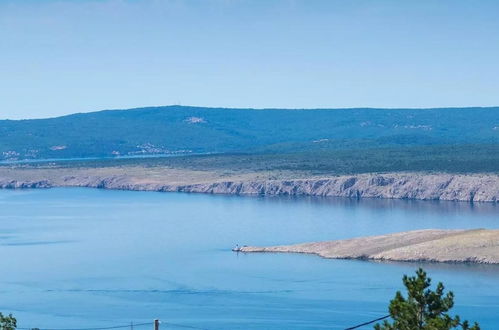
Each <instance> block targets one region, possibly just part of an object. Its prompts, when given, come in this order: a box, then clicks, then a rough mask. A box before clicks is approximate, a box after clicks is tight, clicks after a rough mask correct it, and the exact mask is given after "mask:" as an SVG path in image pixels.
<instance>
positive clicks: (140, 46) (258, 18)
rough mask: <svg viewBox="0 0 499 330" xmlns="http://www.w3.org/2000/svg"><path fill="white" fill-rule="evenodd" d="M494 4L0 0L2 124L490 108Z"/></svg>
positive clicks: (495, 79)
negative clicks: (250, 111)
mask: <svg viewBox="0 0 499 330" xmlns="http://www.w3.org/2000/svg"><path fill="white" fill-rule="evenodd" d="M497 13H499V1H471V0H468V1H463V0H434V1H425V0H417V1H416V0H414V1H401V0H393V1H392V0H365V1H362V0H348V1H346V0H324V1H320V0H302V1H299V0H279V1H277V0H276V1H272V0H253V1H249V0H204V1H202V0H197V1H194V0H192V1H189V0H185V1H180V0H162V1H159V0H156V1H155V0H142V1H141V0H135V1H132V0H128V1H126V0H102V1H97V0H88V1H85V0H66V1H56V0H31V1H24V0H0V118H40V117H49V116H58V115H63V114H69V113H74V112H87V111H95V110H100V109H114V108H131V107H138V106H148V105H169V104H183V105H200V106H223V107H257V108H263V107H286V108H315V107H334V108H338V107H391V108H393V107H443V106H491V105H499V61H498V59H499V20H498V19H497Z"/></svg>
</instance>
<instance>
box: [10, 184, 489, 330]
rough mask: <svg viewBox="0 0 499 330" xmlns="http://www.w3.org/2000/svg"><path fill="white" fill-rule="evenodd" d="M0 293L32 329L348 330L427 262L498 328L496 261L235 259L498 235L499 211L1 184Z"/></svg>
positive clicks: (475, 315) (465, 312)
mask: <svg viewBox="0 0 499 330" xmlns="http://www.w3.org/2000/svg"><path fill="white" fill-rule="evenodd" d="M0 209H1V210H2V212H0V251H1V252H2V256H3V262H4V265H3V266H4V269H6V270H7V271H4V272H1V273H0V284H1V286H0V291H1V292H2V307H1V310H2V311H4V312H13V313H14V314H15V315H16V316H17V317H18V318H19V325H20V326H21V327H40V328H50V327H52V328H67V327H94V326H111V325H115V324H128V323H129V322H130V321H134V322H144V321H149V320H151V319H154V318H160V319H162V320H163V321H165V322H168V321H169V322H173V323H180V324H186V325H191V326H197V327H202V328H206V329H320V328H328V329H335V328H337V329H342V328H345V327H347V326H351V325H353V324H356V323H359V322H360V321H366V320H369V319H373V318H376V317H379V316H381V315H384V314H385V313H386V306H387V303H388V301H389V300H390V299H391V298H392V297H393V295H394V293H395V291H396V290H398V289H400V288H401V277H402V275H403V274H411V273H413V272H414V270H415V269H416V268H417V267H418V266H423V267H424V268H425V269H427V270H428V272H429V273H430V276H432V277H433V278H434V280H435V281H443V282H444V283H445V284H446V286H447V287H449V288H450V289H452V290H453V291H454V293H455V295H456V312H457V313H459V314H461V315H462V316H463V317H464V318H472V319H476V320H478V321H480V322H481V323H482V325H483V326H484V327H483V328H484V329H494V328H497V327H498V326H499V313H497V310H499V306H498V304H499V303H498V302H499V266H487V265H466V264H436V263H426V264H421V265H420V264H418V263H393V262H383V263H379V262H365V261H356V260H327V259H322V258H319V257H316V256H309V255H291V254H275V255H273V254H236V253H233V252H231V251H230V248H231V247H232V246H233V245H235V244H236V243H237V244H240V245H242V244H252V245H274V244H290V243H297V242H305V241H319V240H331V239H340V238H350V237H356V236H364V235H377V234H384V233H388V232H397V231H404V230H412V229H421V228H479V227H480V228H497V227H498V221H499V217H498V209H497V205H496V204H492V203H483V204H473V205H471V204H469V203H454V202H433V201H431V202H425V201H406V200H402V201H401V200H376V199H362V200H355V199H343V198H309V197H303V198H299V197H237V196H213V195H196V194H177V193H152V192H126V191H105V190H95V189H51V190H23V191H1V190H0Z"/></svg>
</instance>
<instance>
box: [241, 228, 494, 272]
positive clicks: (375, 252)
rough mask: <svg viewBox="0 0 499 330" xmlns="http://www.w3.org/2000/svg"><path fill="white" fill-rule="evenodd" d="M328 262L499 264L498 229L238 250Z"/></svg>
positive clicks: (414, 233) (429, 231)
mask: <svg viewBox="0 0 499 330" xmlns="http://www.w3.org/2000/svg"><path fill="white" fill-rule="evenodd" d="M241 252H248V253H249V252H274V253H275V252H281V253H308V254H316V255H318V256H321V257H323V258H329V259H363V260H380V261H418V262H421V261H423V262H445V263H481V264H499V230H487V229H473V230H438V229H427V230H416V231H408V232H402V233H395V234H388V235H382V236H371V237H361V238H353V239H347V240H337V241H328V242H316V243H304V244H296V245H283V246H274V247H250V246H246V247H243V248H241Z"/></svg>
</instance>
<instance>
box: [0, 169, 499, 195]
mask: <svg viewBox="0 0 499 330" xmlns="http://www.w3.org/2000/svg"><path fill="white" fill-rule="evenodd" d="M158 173H159V174H158ZM51 187H92V188H102V189H119V190H140V191H163V192H189V193H209V194H236V195H286V196H329V197H350V198H358V199H360V198H389V199H418V200H446V201H465V202H498V201H499V175H495V174H469V175H468V174H425V173H387V174H359V175H344V176H333V177H312V178H292V179H277V180H276V179H270V178H266V177H263V178H261V177H258V176H257V175H256V174H255V175H246V176H232V177H231V176H229V177H221V176H217V175H213V173H209V175H208V174H206V175H204V173H203V172H200V171H197V172H195V173H194V171H190V172H188V171H183V172H181V173H180V172H179V173H176V172H175V170H172V169H163V170H162V171H160V172H155V173H152V174H151V173H148V170H146V169H142V171H141V169H135V171H131V172H130V171H128V170H127V169H123V168H120V169H115V170H114V171H113V169H106V172H105V173H101V172H99V170H98V169H66V170H64V171H63V170H57V169H50V170H39V169H31V170H24V169H0V188H10V189H22V188H51Z"/></svg>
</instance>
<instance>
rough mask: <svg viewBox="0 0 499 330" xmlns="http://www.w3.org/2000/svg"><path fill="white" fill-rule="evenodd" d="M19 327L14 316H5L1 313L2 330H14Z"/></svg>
mask: <svg viewBox="0 0 499 330" xmlns="http://www.w3.org/2000/svg"><path fill="white" fill-rule="evenodd" d="M16 327H17V320H16V318H15V317H14V316H12V314H9V315H3V314H2V313H0V330H14V329H15V328H16Z"/></svg>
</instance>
